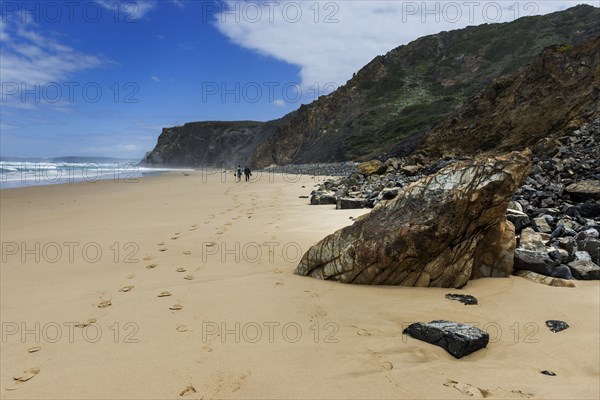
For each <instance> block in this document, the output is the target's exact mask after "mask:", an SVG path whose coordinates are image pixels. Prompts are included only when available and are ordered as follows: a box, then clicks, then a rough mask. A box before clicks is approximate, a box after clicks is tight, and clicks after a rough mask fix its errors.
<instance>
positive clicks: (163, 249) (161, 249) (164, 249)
mask: <svg viewBox="0 0 600 400" xmlns="http://www.w3.org/2000/svg"><path fill="white" fill-rule="evenodd" d="M158 251H167V248H166V247H161V248H160V249H158Z"/></svg>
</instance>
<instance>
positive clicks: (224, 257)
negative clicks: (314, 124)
mask: <svg viewBox="0 0 600 400" xmlns="http://www.w3.org/2000/svg"><path fill="white" fill-rule="evenodd" d="M255 175H256V176H255V181H254V182H251V183H245V182H241V183H237V182H234V181H233V176H232V175H231V176H230V175H227V176H221V175H220V174H213V175H209V176H207V175H204V174H202V173H201V172H199V171H198V172H192V173H190V174H189V175H184V174H182V173H173V174H167V175H163V176H158V177H146V178H142V179H140V180H138V181H137V182H130V183H124V182H114V181H110V180H107V181H100V182H96V183H89V182H83V183H75V184H68V185H53V186H41V187H29V188H19V189H6V190H1V191H0V202H1V208H0V217H1V224H0V225H1V227H0V233H1V237H2V265H1V268H0V279H1V287H0V289H1V320H2V342H1V344H0V346H1V347H0V350H1V351H0V352H1V354H2V357H1V364H0V366H1V377H0V397H1V398H6V399H123V398H135V399H176V398H180V396H182V397H184V398H189V399H200V398H204V399H209V398H239V399H259V398H273V399H281V398H302V399H309V398H310V399H313V398H319V399H321V398H323V399H325V398H331V399H349V398H354V399H364V398H372V399H375V398H376V399H382V398H390V399H391V398H401V399H409V398H410V399H413V398H422V399H462V398H482V397H487V398H499V399H504V398H515V399H520V398H538V399H571V398H577V399H597V398H599V397H600V340H599V339H600V338H599V326H600V283H599V282H598V281H589V282H588V281H577V282H576V285H577V287H576V288H556V287H548V286H545V285H541V284H536V283H532V282H530V281H527V280H525V279H522V278H518V277H511V278H506V279H500V278H498V279H481V280H477V281H471V282H469V284H468V285H467V286H466V287H465V288H463V289H462V290H459V291H457V290H453V289H432V288H405V287H370V286H369V287H365V286H355V285H344V284H339V283H334V282H327V281H319V280H316V279H312V278H306V277H299V276H296V275H294V274H293V270H294V268H295V267H296V265H297V263H298V261H299V259H300V257H301V255H302V253H303V252H304V251H306V250H307V249H308V248H309V247H310V246H311V245H312V244H314V243H315V242H317V241H318V240H320V239H321V238H323V237H324V236H325V235H327V234H329V233H331V232H333V231H334V230H336V229H339V228H341V227H343V226H345V225H348V224H351V223H352V220H351V217H358V216H359V215H361V214H364V213H366V212H368V211H369V210H337V211H336V210H334V208H335V206H309V205H308V200H307V199H302V198H299V196H301V195H308V194H309V193H310V191H311V189H312V187H313V186H314V184H315V182H316V181H317V180H318V179H322V178H320V177H317V178H316V179H315V177H310V176H287V177H283V176H281V175H275V176H266V175H265V176H259V175H258V174H255ZM223 180H225V182H223ZM179 271H180V272H179ZM163 292H169V293H170V295H167V296H163V297H159V295H160V294H161V293H163ZM446 293H465V294H471V295H474V296H476V297H477V298H478V300H479V305H476V306H465V305H463V304H461V303H459V302H456V301H450V300H447V299H445V298H444V295H445V294H446ZM435 319H447V320H453V321H456V322H465V323H471V324H474V325H476V326H478V327H480V328H481V329H484V330H486V331H487V332H489V334H490V343H489V344H488V346H487V348H486V349H483V350H481V351H478V352H476V353H474V354H471V355H470V356H467V357H465V358H463V359H460V360H457V359H455V358H454V357H453V356H451V355H450V354H448V353H447V352H446V351H444V350H443V349H442V348H440V347H436V346H432V345H430V344H427V343H424V342H420V341H417V340H415V339H412V338H410V337H407V336H404V335H402V330H403V329H404V328H405V327H407V326H408V325H409V324H410V323H412V322H417V321H422V322H428V321H431V320H435ZM550 319H558V320H564V321H566V322H567V323H568V324H569V325H570V328H569V329H567V330H565V331H562V332H559V333H552V332H550V330H549V329H548V328H547V327H546V326H545V321H546V320H550ZM94 320H95V322H94ZM36 347H39V348H40V349H37V348H36ZM28 349H29V350H33V352H29V350H28ZM35 350H37V351H35ZM32 368H37V369H34V370H31V369H32ZM28 370H29V371H30V372H29V373H25V372H24V371H28ZM542 370H550V371H553V372H555V373H556V376H553V377H552V376H546V375H543V374H541V373H540V371H542ZM32 371H33V372H32ZM14 377H22V380H23V381H24V382H19V381H16V380H15V379H14ZM27 378H30V379H27ZM192 388H193V389H192Z"/></svg>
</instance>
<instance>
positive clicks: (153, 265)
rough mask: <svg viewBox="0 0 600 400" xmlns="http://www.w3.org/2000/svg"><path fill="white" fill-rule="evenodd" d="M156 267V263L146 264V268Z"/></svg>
mask: <svg viewBox="0 0 600 400" xmlns="http://www.w3.org/2000/svg"><path fill="white" fill-rule="evenodd" d="M156 267H158V265H156V264H148V265H146V268H148V269H154V268H156Z"/></svg>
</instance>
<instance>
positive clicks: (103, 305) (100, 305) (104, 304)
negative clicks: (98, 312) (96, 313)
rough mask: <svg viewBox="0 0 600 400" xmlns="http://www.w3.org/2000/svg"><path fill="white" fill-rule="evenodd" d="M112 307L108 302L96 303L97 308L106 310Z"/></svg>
mask: <svg viewBox="0 0 600 400" xmlns="http://www.w3.org/2000/svg"><path fill="white" fill-rule="evenodd" d="M110 306H112V302H111V301H110V300H104V301H101V302H100V303H98V308H106V307H110Z"/></svg>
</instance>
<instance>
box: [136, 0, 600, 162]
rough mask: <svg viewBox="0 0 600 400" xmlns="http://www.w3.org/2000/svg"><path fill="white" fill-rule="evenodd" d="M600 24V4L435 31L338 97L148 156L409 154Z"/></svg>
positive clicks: (183, 132) (198, 130) (191, 133)
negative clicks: (461, 110) (546, 54)
mask: <svg viewBox="0 0 600 400" xmlns="http://www.w3.org/2000/svg"><path fill="white" fill-rule="evenodd" d="M598 20H600V9H598V8H594V7H590V6H577V7H574V8H571V9H569V10H565V11H562V12H558V13H553V14H548V15H545V16H538V17H527V18H521V19H519V20H516V21H514V22H511V23H505V24H492V25H481V26H476V27H468V28H465V29H461V30H456V31H451V32H441V33H439V34H436V35H431V36H426V37H423V38H420V39H418V40H415V41H414V42H412V43H410V44H408V45H405V46H400V47H398V48H396V49H394V50H392V51H390V52H389V53H388V54H386V55H385V56H378V57H376V58H375V59H374V60H373V61H371V62H370V63H369V64H367V65H366V66H365V67H364V68H362V69H361V70H360V71H359V72H357V73H356V75H355V76H354V77H353V78H352V79H351V80H349V81H348V82H347V83H346V84H345V85H344V86H341V87H340V88H339V89H338V90H336V91H335V92H333V93H332V94H330V95H328V96H322V97H321V98H319V99H318V100H316V101H314V102H313V103H311V104H309V105H304V106H302V107H300V108H299V109H298V110H296V111H294V112H292V113H290V114H288V115H286V116H284V117H283V118H281V119H279V120H275V121H270V122H267V123H243V122H242V123H239V122H233V123H227V122H221V123H212V122H211V123H208V122H207V123H191V124H186V125H185V126H183V127H176V128H167V129H165V130H163V133H162V135H161V136H160V138H159V142H158V144H157V146H156V148H155V149H154V150H153V151H152V152H150V153H149V154H148V155H147V156H146V158H145V159H144V161H143V162H144V163H146V164H154V165H156V164H169V165H191V166H193V165H200V164H214V163H219V162H221V161H229V162H230V163H231V162H234V163H235V162H238V161H239V162H249V163H251V164H252V165H253V166H254V167H264V166H267V165H270V164H273V163H275V164H288V163H311V162H334V161H344V160H364V159H369V158H373V157H376V156H380V157H384V156H388V155H405V154H408V153H409V152H411V151H412V150H413V149H414V148H415V146H416V144H417V143H418V142H419V141H420V140H421V138H422V137H423V136H424V134H425V133H427V132H428V131H430V130H431V129H432V128H433V127H435V126H436V125H438V124H439V123H442V122H443V121H444V120H445V119H446V118H447V117H448V116H449V115H451V114H452V113H453V112H454V111H455V110H456V108H457V107H459V106H460V105H461V104H463V102H464V101H465V100H466V99H468V98H469V97H470V96H472V95H473V94H474V93H477V92H479V91H481V90H482V89H484V88H485V87H486V86H488V85H490V84H492V82H493V81H494V79H496V78H499V77H501V76H504V75H508V74H511V73H514V72H516V71H518V70H519V68H520V67H522V66H524V65H526V64H528V63H530V62H531V61H532V60H533V59H534V57H535V56H536V55H537V54H539V53H540V52H541V51H542V50H543V49H544V48H545V47H547V46H550V45H553V44H556V43H558V44H562V45H565V46H567V47H568V46H573V45H576V44H578V43H581V42H583V41H585V40H588V39H590V38H593V37H595V36H596V35H598V34H600V24H598ZM240 124H241V125H240ZM248 124H250V125H248ZM233 137H235V139H232V138H233ZM208 147H210V148H208ZM235 160H237V161H235Z"/></svg>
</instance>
